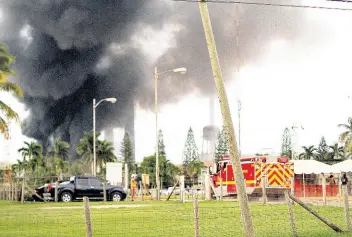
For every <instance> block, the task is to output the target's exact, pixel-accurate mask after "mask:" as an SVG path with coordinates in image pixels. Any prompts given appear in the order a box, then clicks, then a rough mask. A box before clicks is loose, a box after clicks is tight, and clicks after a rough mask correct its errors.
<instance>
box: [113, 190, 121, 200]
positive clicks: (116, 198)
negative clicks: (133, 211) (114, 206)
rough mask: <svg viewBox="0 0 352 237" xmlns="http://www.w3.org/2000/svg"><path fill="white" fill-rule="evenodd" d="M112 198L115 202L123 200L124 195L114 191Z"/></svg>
mask: <svg viewBox="0 0 352 237" xmlns="http://www.w3.org/2000/svg"><path fill="white" fill-rule="evenodd" d="M111 199H112V200H113V201H114V202H120V201H121V200H122V195H121V193H119V192H113V193H112V195H111Z"/></svg>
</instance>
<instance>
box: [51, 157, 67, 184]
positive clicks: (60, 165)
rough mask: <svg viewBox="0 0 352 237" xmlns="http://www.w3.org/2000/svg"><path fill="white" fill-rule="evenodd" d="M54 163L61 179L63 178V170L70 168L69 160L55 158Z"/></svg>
mask: <svg viewBox="0 0 352 237" xmlns="http://www.w3.org/2000/svg"><path fill="white" fill-rule="evenodd" d="M54 165H55V171H56V174H58V175H59V179H60V180H63V172H66V171H67V170H68V161H66V160H64V159H61V158H59V157H55V158H54Z"/></svg>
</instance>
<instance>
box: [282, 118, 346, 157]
mask: <svg viewBox="0 0 352 237" xmlns="http://www.w3.org/2000/svg"><path fill="white" fill-rule="evenodd" d="M338 127H340V128H343V129H344V131H343V132H342V133H341V134H340V136H339V138H338V142H335V143H333V144H331V145H328V144H327V143H326V140H325V137H324V136H323V137H321V139H320V141H319V144H318V146H317V147H315V146H314V145H309V146H302V148H303V152H302V153H300V154H298V157H297V158H298V159H300V160H311V159H314V160H318V161H323V162H336V161H342V160H346V159H351V158H352V117H350V118H348V120H347V123H346V124H338ZM281 156H286V157H292V141H291V134H290V131H289V129H288V128H286V129H285V130H284V133H283V136H282V146H281Z"/></svg>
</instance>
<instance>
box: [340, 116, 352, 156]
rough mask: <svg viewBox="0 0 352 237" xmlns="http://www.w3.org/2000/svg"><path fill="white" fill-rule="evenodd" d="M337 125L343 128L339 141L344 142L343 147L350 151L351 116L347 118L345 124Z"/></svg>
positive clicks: (351, 134)
mask: <svg viewBox="0 0 352 237" xmlns="http://www.w3.org/2000/svg"><path fill="white" fill-rule="evenodd" d="M338 126H339V127H340V128H344V129H345V131H344V132H343V133H341V134H340V141H341V142H342V143H344V147H345V148H346V149H348V151H350V149H351V143H352V117H349V118H348V121H347V124H339V125H338Z"/></svg>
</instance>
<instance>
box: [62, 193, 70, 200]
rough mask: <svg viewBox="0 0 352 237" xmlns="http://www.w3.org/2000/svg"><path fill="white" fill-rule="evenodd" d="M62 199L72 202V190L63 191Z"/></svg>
mask: <svg viewBox="0 0 352 237" xmlns="http://www.w3.org/2000/svg"><path fill="white" fill-rule="evenodd" d="M61 201H63V202H71V201H72V194H71V193H70V192H63V193H62V194H61Z"/></svg>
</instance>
